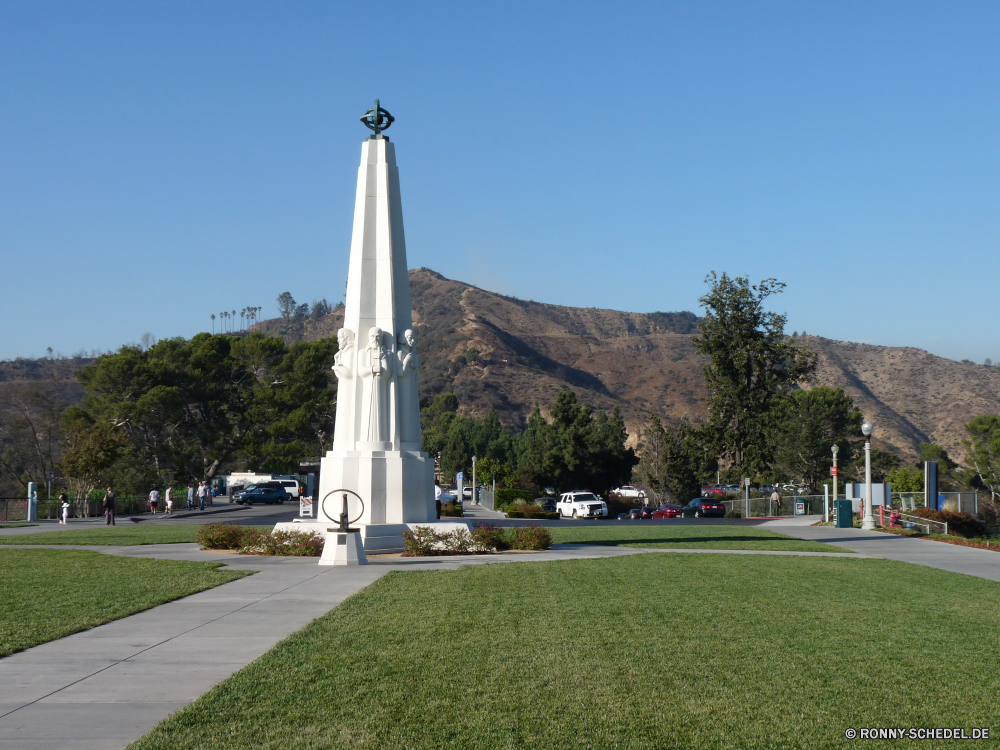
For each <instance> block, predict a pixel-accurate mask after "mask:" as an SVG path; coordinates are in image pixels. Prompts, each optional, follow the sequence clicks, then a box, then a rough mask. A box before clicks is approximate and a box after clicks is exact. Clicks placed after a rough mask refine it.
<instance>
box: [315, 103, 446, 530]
mask: <svg viewBox="0 0 1000 750" xmlns="http://www.w3.org/2000/svg"><path fill="white" fill-rule="evenodd" d="M393 119H394V118H393V117H392V115H390V114H389V113H388V112H386V111H385V110H384V109H381V108H380V107H379V106H378V100H376V102H375V107H374V109H372V110H370V111H369V112H368V113H366V115H365V117H363V118H362V121H363V122H365V124H366V125H367V126H368V127H369V128H371V129H372V130H374V131H375V134H374V135H372V136H370V137H369V138H368V140H366V141H365V142H364V144H362V146H361V166H360V168H359V169H358V192H357V198H356V201H355V204H354V234H353V235H352V237H351V258H350V268H349V270H348V275H347V301H346V309H345V312H344V327H343V328H341V329H340V331H338V333H337V336H338V339H339V343H340V350H339V351H338V353H337V355H336V360H335V364H334V366H333V369H334V372H335V373H336V376H337V381H338V386H337V416H336V427H335V430H334V439H333V449H332V450H330V451H328V452H327V454H326V455H325V456H324V457H323V459H322V463H321V465H320V488H319V495H318V497H317V498H316V499H315V502H316V504H317V508H316V515H317V520H318V521H319V523H322V524H329V523H330V522H336V521H337V520H338V519H339V515H340V513H341V510H342V508H343V501H342V495H337V496H334V495H330V494H329V493H331V492H332V491H334V490H337V489H349V490H353V491H354V492H356V493H357V494H358V495H360V496H361V498H362V499H363V501H364V511H363V512H362V511H361V508H360V504H358V503H357V502H356V501H355V500H354V498H353V497H352V498H351V502H350V515H351V519H352V520H353V518H354V517H356V516H357V515H359V514H360V519H359V521H358V526H361V527H366V528H364V532H365V536H366V540H365V547H366V549H378V548H380V547H397V546H400V545H401V535H402V533H403V531H405V530H406V527H404V526H402V524H406V523H411V522H420V521H424V522H427V521H434V519H435V508H434V462H433V461H432V460H431V459H430V458H428V456H427V454H426V453H421V451H420V404H419V401H418V397H417V373H418V372H419V368H420V362H419V359H418V357H417V341H416V337H415V335H414V333H413V320H412V311H411V308H410V285H409V276H408V274H407V265H406V240H405V239H404V237H403V208H402V204H401V203H400V197H399V170H398V169H397V168H396V150H395V148H394V146H393V144H392V143H390V142H389V139H388V138H386V137H385V136H384V135H382V132H381V131H382V130H383V129H384V128H386V127H388V126H389V125H390V124H391V123H392V121H393ZM378 526H382V527H384V528H375V527H378ZM381 537H386V544H379V543H377V542H375V539H376V538H381ZM388 537H392V538H393V539H389V538H388Z"/></svg>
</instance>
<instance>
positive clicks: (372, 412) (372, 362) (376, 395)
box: [358, 326, 394, 443]
mask: <svg viewBox="0 0 1000 750" xmlns="http://www.w3.org/2000/svg"><path fill="white" fill-rule="evenodd" d="M360 359H361V362H360V363H359V365H358V374H359V375H360V376H361V380H362V382H363V383H364V393H363V401H362V403H363V404H364V413H363V414H362V418H361V419H362V421H361V439H362V440H364V441H367V442H370V443H375V442H385V441H387V440H389V426H388V425H389V419H388V417H389V408H388V400H389V399H388V394H389V379H390V378H391V377H392V375H393V369H394V368H393V361H392V352H391V351H390V350H389V349H388V348H387V347H386V346H384V345H383V343H382V329H381V328H378V327H377V326H376V327H373V328H371V329H370V330H369V331H368V346H367V347H365V350H364V352H363V354H362V356H361V358H360Z"/></svg>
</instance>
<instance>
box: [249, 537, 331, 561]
mask: <svg viewBox="0 0 1000 750" xmlns="http://www.w3.org/2000/svg"><path fill="white" fill-rule="evenodd" d="M257 533H258V534H259V535H260V536H259V537H257V538H256V539H253V538H250V537H248V538H247V539H246V543H245V544H244V546H243V547H241V548H240V554H241V555H283V556H288V557H319V556H320V555H322V554H323V545H324V543H325V540H324V538H323V537H322V536H320V535H319V534H316V533H314V532H312V531H272V532H271V533H270V534H265V533H263V532H257Z"/></svg>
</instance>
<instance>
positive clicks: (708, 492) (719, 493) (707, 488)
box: [701, 484, 726, 498]
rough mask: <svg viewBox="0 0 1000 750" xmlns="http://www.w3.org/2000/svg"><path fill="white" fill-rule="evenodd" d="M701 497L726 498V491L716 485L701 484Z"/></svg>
mask: <svg viewBox="0 0 1000 750" xmlns="http://www.w3.org/2000/svg"><path fill="white" fill-rule="evenodd" d="M701 496H702V497H722V498H724V497H726V490H725V488H723V487H719V486H718V485H717V484H703V485H702V486H701Z"/></svg>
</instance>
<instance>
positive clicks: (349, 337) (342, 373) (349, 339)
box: [333, 328, 354, 380]
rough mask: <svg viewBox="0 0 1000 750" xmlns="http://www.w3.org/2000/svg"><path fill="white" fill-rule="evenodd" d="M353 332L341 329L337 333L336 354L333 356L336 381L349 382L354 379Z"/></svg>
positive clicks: (348, 329)
mask: <svg viewBox="0 0 1000 750" xmlns="http://www.w3.org/2000/svg"><path fill="white" fill-rule="evenodd" d="M353 360H354V331H352V330H351V329H350V328H341V329H340V330H339V331H337V353H336V354H334V355H333V372H334V374H335V375H336V376H337V378H338V380H349V379H350V378H353V377H354V368H353V367H351V364H352V362H353Z"/></svg>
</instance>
